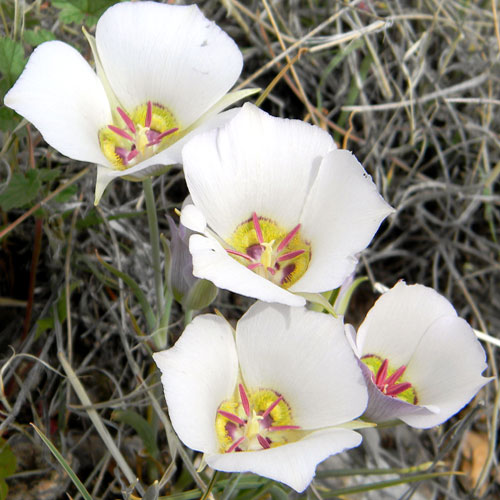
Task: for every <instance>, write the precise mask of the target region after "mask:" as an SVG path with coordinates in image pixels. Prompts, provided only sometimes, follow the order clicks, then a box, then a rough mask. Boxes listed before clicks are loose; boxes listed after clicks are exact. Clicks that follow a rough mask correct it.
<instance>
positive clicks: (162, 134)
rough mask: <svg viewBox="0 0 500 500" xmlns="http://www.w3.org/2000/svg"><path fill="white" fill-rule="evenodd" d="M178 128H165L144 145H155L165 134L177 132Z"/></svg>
mask: <svg viewBox="0 0 500 500" xmlns="http://www.w3.org/2000/svg"><path fill="white" fill-rule="evenodd" d="M178 130H179V128H171V129H170V130H165V132H162V133H161V134H159V135H158V136H157V137H156V138H155V139H153V140H152V141H151V142H149V143H148V144H146V146H155V145H156V144H159V143H160V142H161V141H162V140H163V139H164V138H165V137H167V135H170V134H173V133H174V132H177V131H178Z"/></svg>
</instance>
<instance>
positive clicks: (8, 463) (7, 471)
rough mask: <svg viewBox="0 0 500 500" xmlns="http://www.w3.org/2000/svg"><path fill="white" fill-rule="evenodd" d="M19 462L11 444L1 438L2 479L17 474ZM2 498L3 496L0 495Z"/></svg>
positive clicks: (0, 464)
mask: <svg viewBox="0 0 500 500" xmlns="http://www.w3.org/2000/svg"><path fill="white" fill-rule="evenodd" d="M16 467H17V462H16V456H15V455H14V452H13V451H12V450H11V448H10V446H9V443H7V441H5V439H3V438H1V437H0V478H1V479H3V478H5V477H8V476H11V475H12V474H14V472H16ZM0 498H2V496H1V495H0Z"/></svg>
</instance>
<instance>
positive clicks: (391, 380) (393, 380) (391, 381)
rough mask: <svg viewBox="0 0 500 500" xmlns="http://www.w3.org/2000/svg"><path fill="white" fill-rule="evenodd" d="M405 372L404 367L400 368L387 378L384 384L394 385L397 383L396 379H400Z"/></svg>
mask: <svg viewBox="0 0 500 500" xmlns="http://www.w3.org/2000/svg"><path fill="white" fill-rule="evenodd" d="M405 370H406V366H405V365H403V366H400V367H399V368H398V369H397V370H396V371H395V372H394V373H393V374H392V375H391V376H390V377H388V378H387V380H386V381H385V383H386V384H388V385H392V384H395V383H396V382H397V381H398V379H399V378H400V377H401V375H403V373H404V372H405Z"/></svg>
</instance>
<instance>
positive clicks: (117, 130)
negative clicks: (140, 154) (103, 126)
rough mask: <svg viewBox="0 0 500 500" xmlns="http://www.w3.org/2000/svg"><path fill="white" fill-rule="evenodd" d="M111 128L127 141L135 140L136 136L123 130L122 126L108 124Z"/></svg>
mask: <svg viewBox="0 0 500 500" xmlns="http://www.w3.org/2000/svg"><path fill="white" fill-rule="evenodd" d="M108 128H109V130H111V131H112V132H114V133H115V134H116V135H119V136H120V137H123V138H124V139H127V141H131V142H134V138H133V137H132V136H131V135H129V134H127V132H125V130H122V129H121V128H118V127H115V126H114V125H108Z"/></svg>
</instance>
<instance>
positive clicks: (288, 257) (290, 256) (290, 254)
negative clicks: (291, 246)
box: [277, 250, 305, 262]
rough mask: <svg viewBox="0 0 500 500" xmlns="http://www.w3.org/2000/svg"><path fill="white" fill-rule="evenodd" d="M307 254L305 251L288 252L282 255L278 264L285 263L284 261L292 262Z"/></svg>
mask: <svg viewBox="0 0 500 500" xmlns="http://www.w3.org/2000/svg"><path fill="white" fill-rule="evenodd" d="M304 252H305V250H295V251H293V252H288V253H284V254H283V255H280V256H279V257H278V259H277V261H278V262H283V261H284V260H291V259H295V257H298V256H299V255H302V254H303V253H304Z"/></svg>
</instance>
